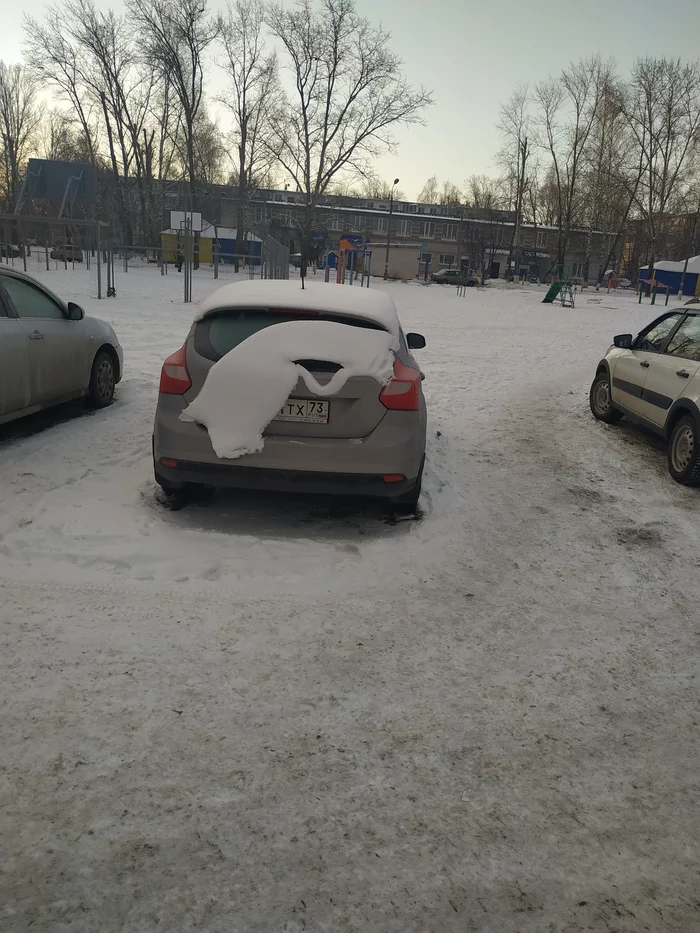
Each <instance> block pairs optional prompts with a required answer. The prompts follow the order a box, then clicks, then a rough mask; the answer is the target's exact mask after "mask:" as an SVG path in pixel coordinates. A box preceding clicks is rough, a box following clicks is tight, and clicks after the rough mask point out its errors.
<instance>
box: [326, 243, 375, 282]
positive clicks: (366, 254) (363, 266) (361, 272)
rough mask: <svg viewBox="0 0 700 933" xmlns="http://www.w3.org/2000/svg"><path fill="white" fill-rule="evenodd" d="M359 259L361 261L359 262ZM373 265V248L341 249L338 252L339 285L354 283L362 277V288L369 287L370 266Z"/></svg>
mask: <svg viewBox="0 0 700 933" xmlns="http://www.w3.org/2000/svg"><path fill="white" fill-rule="evenodd" d="M358 260H359V262H358ZM371 266H372V250H371V249H356V248H353V249H341V250H340V251H339V252H338V268H337V270H336V277H335V280H336V282H337V284H338V285H345V284H346V274H347V284H348V285H353V284H354V282H355V279H356V278H358V276H359V279H360V288H369V278H370V268H371Z"/></svg>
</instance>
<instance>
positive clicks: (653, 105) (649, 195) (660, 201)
mask: <svg viewBox="0 0 700 933" xmlns="http://www.w3.org/2000/svg"><path fill="white" fill-rule="evenodd" d="M623 110H624V114H625V118H626V120H627V122H628V125H629V128H630V130H631V132H632V134H633V136H634V138H635V140H636V143H637V146H638V150H639V153H640V162H641V178H640V181H639V188H638V192H637V193H636V194H635V198H634V200H635V203H636V205H637V208H638V210H639V214H640V216H641V218H642V219H643V221H644V224H645V226H646V229H647V233H648V239H649V250H650V256H649V278H652V276H653V271H654V262H655V260H656V252H657V248H658V246H659V244H660V243H663V239H664V237H665V236H666V235H667V232H668V226H669V214H670V213H671V212H672V211H673V209H674V208H675V207H676V206H677V203H678V201H679V199H680V196H681V191H682V187H683V184H684V181H685V180H686V173H687V170H688V169H689V167H690V165H691V162H692V157H693V154H694V152H695V150H696V148H697V146H698V143H699V137H700V66H698V64H697V63H692V64H685V63H683V62H681V61H680V60H679V59H676V60H673V59H667V58H658V59H654V58H641V59H638V60H637V61H636V62H635V65H634V67H633V69H632V75H631V78H630V81H629V87H628V92H627V95H626V97H625V100H624V107H623Z"/></svg>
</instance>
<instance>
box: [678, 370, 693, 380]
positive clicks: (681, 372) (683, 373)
mask: <svg viewBox="0 0 700 933" xmlns="http://www.w3.org/2000/svg"><path fill="white" fill-rule="evenodd" d="M676 375H677V376H680V377H681V379H690V373H687V372H686V371H685V370H684V369H679V370H678V372H677V373H676Z"/></svg>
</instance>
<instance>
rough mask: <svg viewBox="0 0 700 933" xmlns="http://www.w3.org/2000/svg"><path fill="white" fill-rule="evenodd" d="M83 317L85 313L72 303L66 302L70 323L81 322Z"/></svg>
mask: <svg viewBox="0 0 700 933" xmlns="http://www.w3.org/2000/svg"><path fill="white" fill-rule="evenodd" d="M84 317H85V312H84V311H83V309H82V308H81V307H80V305H77V304H76V303H75V302H74V301H69V302H68V318H69V320H71V321H82V319H83V318H84Z"/></svg>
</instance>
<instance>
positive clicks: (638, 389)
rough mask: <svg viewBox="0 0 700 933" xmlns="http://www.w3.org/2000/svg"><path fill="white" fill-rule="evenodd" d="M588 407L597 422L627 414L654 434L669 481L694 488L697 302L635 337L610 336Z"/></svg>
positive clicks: (699, 362)
mask: <svg viewBox="0 0 700 933" xmlns="http://www.w3.org/2000/svg"><path fill="white" fill-rule="evenodd" d="M590 405H591V411H592V412H593V414H594V416H595V417H596V418H598V420H599V421H605V422H607V423H608V424H615V423H617V422H618V421H620V419H621V418H623V417H624V416H625V415H629V417H630V418H632V419H633V420H635V421H639V422H641V423H642V424H644V425H646V426H647V427H648V428H650V429H651V430H652V431H655V432H656V433H657V434H660V435H661V436H662V437H664V438H665V439H666V440H667V442H668V469H669V472H670V474H671V476H672V477H673V479H675V480H676V482H678V483H683V484H684V485H687V486H697V485H700V302H698V303H697V304H696V303H694V304H692V305H685V306H683V307H682V308H675V309H673V310H671V311H667V312H666V313H665V314H662V315H661V317H659V318H657V319H656V320H655V321H653V322H652V323H651V324H649V326H648V327H645V328H644V330H642V331H641V333H639V334H638V335H637V336H636V337H634V336H633V335H632V334H620V335H619V336H617V337H615V339H614V341H613V345H612V346H611V347H610V349H609V350H608V352H607V353H606V354H605V357H604V358H603V359H602V360H601V361H600V363H599V364H598V369H597V372H596V376H595V379H594V380H593V385H592V386H591V392H590Z"/></svg>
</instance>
